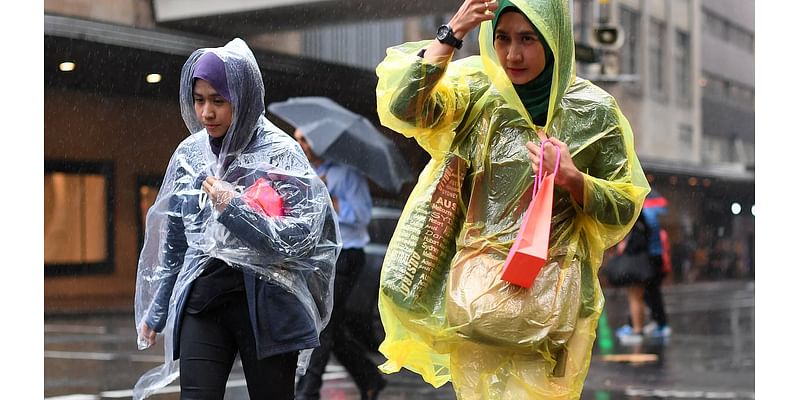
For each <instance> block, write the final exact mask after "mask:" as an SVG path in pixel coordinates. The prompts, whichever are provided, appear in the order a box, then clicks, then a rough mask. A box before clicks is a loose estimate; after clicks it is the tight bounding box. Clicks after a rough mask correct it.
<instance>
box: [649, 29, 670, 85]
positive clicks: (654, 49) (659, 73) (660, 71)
mask: <svg viewBox="0 0 800 400" xmlns="http://www.w3.org/2000/svg"><path fill="white" fill-rule="evenodd" d="M665 31H666V27H665V24H664V22H662V21H659V20H657V19H655V18H652V19H651V20H650V43H649V46H648V47H649V48H650V88H651V89H653V91H654V92H655V93H657V94H663V93H664V71H665V68H664V61H665V60H664V48H665V47H666V46H665V45H664V34H665Z"/></svg>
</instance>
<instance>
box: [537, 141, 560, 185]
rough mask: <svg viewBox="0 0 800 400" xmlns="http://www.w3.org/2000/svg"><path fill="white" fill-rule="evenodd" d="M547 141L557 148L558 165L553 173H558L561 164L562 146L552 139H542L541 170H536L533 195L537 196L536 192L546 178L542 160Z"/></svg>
mask: <svg viewBox="0 0 800 400" xmlns="http://www.w3.org/2000/svg"><path fill="white" fill-rule="evenodd" d="M546 142H550V144H552V145H553V147H555V148H556V166H555V168H554V169H553V175H556V174H557V173H558V167H559V165H561V148H560V147H558V146H557V145H556V144H555V143H553V142H552V141H550V139H547V140H542V144H540V145H539V171H537V172H536V179H535V180H534V181H533V195H534V196H536V192H537V191H538V190H539V188H540V187H541V186H542V179H544V172H543V171H544V168H542V160H543V159H544V144H545V143H546Z"/></svg>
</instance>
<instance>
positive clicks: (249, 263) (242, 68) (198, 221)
mask: <svg viewBox="0 0 800 400" xmlns="http://www.w3.org/2000/svg"><path fill="white" fill-rule="evenodd" d="M180 105H181V114H182V116H183V119H184V121H185V123H186V127H187V128H188V129H189V132H190V133H191V135H190V136H189V137H187V138H186V139H185V140H183V141H182V142H181V143H180V144H179V145H178V148H177V149H176V150H175V152H174V153H173V155H172V158H171V160H170V162H169V165H168V166H167V170H166V173H165V175H164V181H163V183H162V186H161V189H160V191H159V194H158V196H157V198H156V201H155V204H154V205H153V206H152V207H151V208H150V210H149V211H148V214H147V227H146V232H145V242H144V247H143V249H142V253H141V256H140V258H139V267H138V276H137V281H136V301H135V307H136V310H135V311H136V327H137V333H138V343H139V348H140V349H144V348H147V347H150V346H151V345H153V344H154V343H155V342H156V337H157V335H156V334H157V333H161V334H162V336H163V338H162V339H163V341H164V350H165V363H164V365H162V366H161V367H158V368H155V369H153V370H151V371H149V372H147V373H145V374H144V375H143V376H142V377H141V378H140V379H139V381H138V382H137V384H136V387H135V388H134V398H143V397H147V396H148V395H150V394H152V393H153V392H154V391H155V390H157V389H158V388H160V387H163V386H164V385H166V384H168V383H170V382H171V381H172V380H174V379H175V378H176V377H177V376H178V375H180V382H181V394H182V397H183V398H186V397H191V398H218V399H222V397H223V394H224V390H225V383H226V381H227V378H228V374H229V373H230V370H231V367H232V365H233V361H234V357H235V356H236V354H237V352H238V354H239V355H240V357H241V360H242V364H243V367H244V371H245V376H246V378H247V385H248V391H249V392H250V395H251V397H253V398H276V399H277V398H293V394H294V377H295V372H296V370H298V369H299V372H301V373H302V372H304V368H305V365H306V364H307V360H308V356H309V355H310V351H311V349H313V348H314V347H317V346H319V332H320V331H321V330H322V329H323V328H324V326H325V324H326V323H327V321H328V318H329V314H330V310H331V305H332V291H331V288H332V282H333V274H334V265H335V262H336V258H337V256H338V253H339V249H340V248H341V241H340V237H339V231H338V227H337V224H336V221H335V216H334V213H333V208H332V204H331V201H330V198H329V196H328V192H327V190H326V189H325V186H324V184H323V183H322V181H321V180H320V179H319V178H318V177H317V175H316V174H315V173H314V170H313V169H312V168H311V166H310V165H309V163H308V161H307V160H306V158H305V156H304V154H303V152H302V151H301V149H300V147H299V145H298V144H297V143H296V142H295V141H294V140H293V139H292V138H291V137H290V136H289V135H288V134H286V133H285V132H283V131H281V130H280V129H278V128H277V127H276V126H274V125H273V124H272V123H270V122H269V121H268V120H267V119H266V117H265V116H264V112H265V108H264V84H263V80H262V78H261V72H260V70H259V67H258V65H257V63H256V61H255V57H254V56H253V54H252V52H251V51H250V49H249V48H248V47H247V45H246V44H245V43H244V41H242V40H241V39H234V40H232V41H231V42H229V43H228V44H226V45H225V46H224V47H219V48H204V49H199V50H196V51H195V52H194V53H192V54H191V55H190V56H189V59H188V60H187V61H186V63H185V64H184V66H183V70H182V72H181V82H180ZM179 369H180V374H179V373H178V370H179Z"/></svg>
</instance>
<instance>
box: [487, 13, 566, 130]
mask: <svg viewBox="0 0 800 400" xmlns="http://www.w3.org/2000/svg"><path fill="white" fill-rule="evenodd" d="M507 11H514V12H518V13H520V14H522V16H524V17H525V19H526V20H527V21H528V23H529V24H531V26H532V27H533V30H534V31H536V35H537V36H538V37H539V41H540V42H542V46H543V47H544V57H545V66H544V70H542V72H541V73H540V74H539V76H537V77H536V78H534V79H533V80H532V81H530V82H528V83H524V84H522V85H517V84H514V90H515V91H516V92H517V96H519V98H520V100H522V104H523V105H524V106H525V109H527V110H528V114H530V117H531V120H532V121H533V122H534V123H535V124H537V125H544V124H545V123H546V122H547V106H548V105H549V102H550V85H551V84H552V81H553V68H554V66H555V59H554V57H553V51H552V50H550V46H549V45H548V44H547V41H546V40H545V39H544V36H543V35H542V34H541V32H539V29H538V28H536V25H534V24H533V22H531V20H530V19H529V18H528V16H527V15H525V13H523V12H522V11H521V10H520V9H519V8H517V7H516V6H515V5H514V4H512V3H511V1H510V0H499V1H498V6H497V10H496V11H495V14H494V19H492V31H493V32H494V30H495V29H496V27H497V20H498V19H500V16H501V15H502V14H503V13H504V12H507Z"/></svg>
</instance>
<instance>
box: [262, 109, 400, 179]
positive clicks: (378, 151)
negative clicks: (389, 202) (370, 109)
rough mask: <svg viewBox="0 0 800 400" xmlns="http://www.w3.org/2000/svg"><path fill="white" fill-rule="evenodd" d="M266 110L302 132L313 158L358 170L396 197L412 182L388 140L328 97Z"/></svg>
mask: <svg viewBox="0 0 800 400" xmlns="http://www.w3.org/2000/svg"><path fill="white" fill-rule="evenodd" d="M267 109H268V110H269V111H270V112H271V113H273V114H275V115H277V116H278V117H280V118H282V119H284V120H286V121H287V122H289V123H290V124H292V125H294V126H295V127H296V128H299V129H300V130H301V131H303V135H305V137H306V139H307V140H308V142H309V144H310V146H311V150H313V151H314V153H315V154H317V155H319V156H320V157H322V158H325V159H330V160H333V161H336V162H340V163H343V164H347V165H350V166H352V167H354V168H357V169H359V170H360V171H362V172H363V173H364V174H365V175H367V176H368V177H369V178H370V179H372V180H373V181H374V182H375V183H377V184H378V185H380V186H381V187H382V188H384V189H387V190H390V191H392V192H394V193H397V192H399V191H400V189H401V188H402V186H403V183H404V182H411V181H413V180H414V177H413V176H412V175H411V172H409V168H408V165H407V164H406V162H405V160H404V159H403V157H402V155H401V154H400V151H399V150H398V149H397V147H396V146H395V144H394V143H393V142H392V141H391V140H389V139H388V138H386V137H385V136H384V135H383V134H382V133H381V132H380V131H379V130H378V129H376V128H375V126H373V125H372V123H370V122H369V120H368V119H366V118H364V117H363V116H361V115H358V114H356V113H354V112H352V111H350V110H348V109H346V108H344V107H342V106H341V105H339V104H338V103H336V102H334V101H333V100H331V99H329V98H327V97H294V98H290V99H289V100H287V101H283V102H277V103H272V104H270V105H269V107H267Z"/></svg>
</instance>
